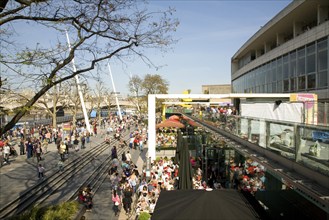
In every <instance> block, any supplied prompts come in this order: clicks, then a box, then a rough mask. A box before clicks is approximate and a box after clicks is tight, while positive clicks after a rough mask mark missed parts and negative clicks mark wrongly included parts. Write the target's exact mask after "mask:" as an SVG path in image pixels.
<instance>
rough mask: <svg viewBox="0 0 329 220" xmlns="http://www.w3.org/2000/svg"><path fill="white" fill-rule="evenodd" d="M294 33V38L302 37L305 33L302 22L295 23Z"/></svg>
mask: <svg viewBox="0 0 329 220" xmlns="http://www.w3.org/2000/svg"><path fill="white" fill-rule="evenodd" d="M293 32H294V38H295V37H297V36H298V35H300V34H301V33H303V30H302V24H301V23H300V22H296V21H294V23H293Z"/></svg>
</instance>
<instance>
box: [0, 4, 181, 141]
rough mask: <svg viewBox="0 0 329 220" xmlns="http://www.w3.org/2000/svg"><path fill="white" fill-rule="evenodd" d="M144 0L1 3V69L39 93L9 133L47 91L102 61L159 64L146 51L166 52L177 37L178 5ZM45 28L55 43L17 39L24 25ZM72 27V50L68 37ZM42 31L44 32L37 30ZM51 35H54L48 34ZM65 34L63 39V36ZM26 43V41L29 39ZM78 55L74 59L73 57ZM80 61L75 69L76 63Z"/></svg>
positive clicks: (13, 80) (18, 85) (14, 83)
mask: <svg viewBox="0 0 329 220" xmlns="http://www.w3.org/2000/svg"><path fill="white" fill-rule="evenodd" d="M142 3H146V2H142V1H140V0H138V1H137V0H5V1H1V3H0V31H1V38H0V50H1V56H0V65H1V66H0V70H1V76H2V77H3V78H6V79H7V80H8V83H9V84H10V85H12V89H17V90H18V89H19V88H24V86H25V87H26V86H31V85H33V88H34V89H35V95H34V96H33V97H32V98H31V99H29V100H27V101H26V102H25V104H24V105H23V106H22V108H21V111H19V112H17V113H16V114H15V115H14V117H13V118H12V120H11V121H10V122H9V123H8V124H6V125H5V126H3V127H1V128H0V135H1V134H4V133H5V132H6V131H8V130H9V129H10V128H11V127H12V126H14V124H15V123H16V122H18V121H19V119H20V118H21V117H22V116H23V115H24V114H25V113H26V112H27V111H28V109H29V108H30V107H31V106H33V105H34V103H36V102H37V100H39V98H40V97H41V96H42V95H44V94H45V93H46V92H47V91H48V90H50V89H51V88H52V87H54V86H55V85H57V84H60V83H62V82H64V81H66V80H69V79H72V78H73V77H75V76H76V75H79V74H85V75H91V74H92V70H93V69H94V68H95V67H96V66H97V65H98V64H100V63H101V62H102V61H108V60H109V59H113V58H116V59H118V60H120V61H124V60H125V59H126V58H141V59H142V60H143V61H144V62H145V63H146V64H147V65H150V66H154V67H155V65H154V64H153V63H152V61H151V60H150V59H148V58H147V57H146V56H145V49H150V48H153V49H154V48H156V49H159V50H162V51H163V52H165V51H166V49H167V48H169V47H170V45H172V44H173V43H175V40H174V39H173V37H172V34H173V32H174V31H175V30H176V28H177V26H178V21H177V20H176V19H175V18H173V13H174V9H172V8H168V9H166V10H164V11H154V12H153V11H152V12H150V11H148V10H147V5H146V4H142ZM23 24H25V25H27V26H31V27H32V26H33V25H34V26H38V27H39V26H40V27H42V29H46V30H47V32H49V33H51V35H53V36H57V38H58V39H57V43H56V44H54V45H52V46H45V45H42V44H38V43H36V44H29V43H28V41H25V40H21V41H19V42H18V41H15V39H16V38H15V36H20V37H21V39H23V37H24V33H21V32H20V28H19V27H22V25H23ZM19 25H21V26H19ZM65 30H68V32H69V34H70V38H71V39H72V40H71V49H68V46H67V43H66V39H65V38H64V37H63V36H65ZM35 34H36V35H37V34H41V33H35ZM45 36H50V34H48V35H45ZM60 36H62V37H60ZM25 42H27V44H26V45H24V43H25ZM74 58H75V59H74ZM73 59H74V61H75V67H76V68H72V66H71V63H72V61H73Z"/></svg>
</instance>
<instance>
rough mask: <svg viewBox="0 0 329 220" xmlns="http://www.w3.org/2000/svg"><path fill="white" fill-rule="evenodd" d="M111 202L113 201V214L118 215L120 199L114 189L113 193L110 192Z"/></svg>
mask: <svg viewBox="0 0 329 220" xmlns="http://www.w3.org/2000/svg"><path fill="white" fill-rule="evenodd" d="M112 202H113V203H114V205H113V211H114V215H115V216H118V215H119V211H120V210H119V205H120V204H121V201H120V197H119V195H118V194H117V191H116V190H113V193H112Z"/></svg>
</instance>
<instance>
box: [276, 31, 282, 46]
mask: <svg viewBox="0 0 329 220" xmlns="http://www.w3.org/2000/svg"><path fill="white" fill-rule="evenodd" d="M283 43H284V37H283V35H282V34H279V33H276V46H277V47H278V46H280V45H282V44H283Z"/></svg>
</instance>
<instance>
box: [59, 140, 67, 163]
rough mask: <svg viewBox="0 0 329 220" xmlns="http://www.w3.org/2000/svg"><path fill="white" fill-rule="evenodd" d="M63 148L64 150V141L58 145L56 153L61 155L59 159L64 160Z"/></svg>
mask: <svg viewBox="0 0 329 220" xmlns="http://www.w3.org/2000/svg"><path fill="white" fill-rule="evenodd" d="M65 150H66V146H65V144H64V141H62V142H61V144H60V146H59V149H58V153H59V155H60V156H61V160H62V161H64V159H65V158H64V153H65Z"/></svg>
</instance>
